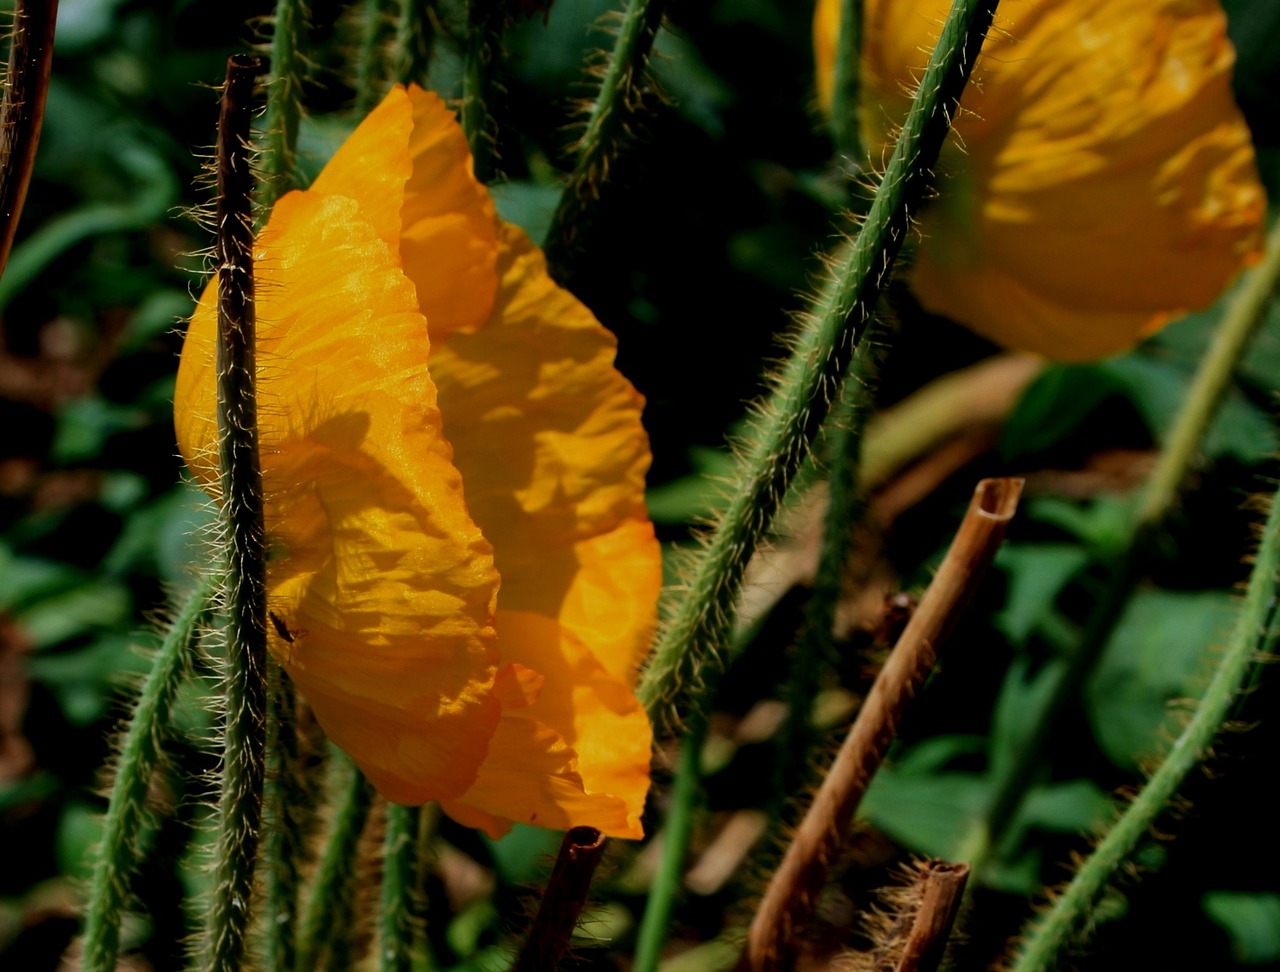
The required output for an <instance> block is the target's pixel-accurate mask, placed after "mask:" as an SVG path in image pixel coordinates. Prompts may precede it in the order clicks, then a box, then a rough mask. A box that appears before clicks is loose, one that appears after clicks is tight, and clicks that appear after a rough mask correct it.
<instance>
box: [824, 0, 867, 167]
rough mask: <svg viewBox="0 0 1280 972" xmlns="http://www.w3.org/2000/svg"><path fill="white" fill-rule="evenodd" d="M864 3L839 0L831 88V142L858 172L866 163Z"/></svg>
mask: <svg viewBox="0 0 1280 972" xmlns="http://www.w3.org/2000/svg"><path fill="white" fill-rule="evenodd" d="M862 2H863V0H840V33H839V35H838V36H837V37H836V63H835V77H834V78H833V79H832V86H831V140H832V141H833V142H835V145H836V151H837V152H839V153H840V155H842V156H843V157H844V160H845V163H846V165H848V166H849V167H850V168H852V169H854V170H855V171H856V170H857V169H860V168H862V164H863V158H862V136H861V132H860V131H859V128H858V89H859V81H860V79H859V74H858V72H859V65H860V62H861V60H862Z"/></svg>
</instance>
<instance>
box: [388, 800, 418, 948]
mask: <svg viewBox="0 0 1280 972" xmlns="http://www.w3.org/2000/svg"><path fill="white" fill-rule="evenodd" d="M421 814H422V808H421V807H402V806H399V805H398V804H395V803H389V804H387V832H386V836H385V838H384V840H383V853H382V896H381V908H380V909H379V914H378V921H379V933H380V934H379V939H380V941H379V943H378V956H379V959H378V962H379V964H378V968H379V969H381V970H382V972H409V969H410V967H411V960H412V958H413V951H414V934H413V931H414V921H413V905H414V899H415V894H414V885H415V870H416V868H415V867H414V864H415V863H416V860H417V853H416V852H417V840H418V818H419V817H420V816H421Z"/></svg>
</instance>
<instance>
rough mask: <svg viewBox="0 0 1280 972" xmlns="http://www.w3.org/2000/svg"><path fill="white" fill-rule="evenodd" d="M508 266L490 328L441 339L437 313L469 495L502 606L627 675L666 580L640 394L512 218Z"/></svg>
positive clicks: (449, 427) (439, 347) (450, 426)
mask: <svg viewBox="0 0 1280 972" xmlns="http://www.w3.org/2000/svg"><path fill="white" fill-rule="evenodd" d="M499 270H500V273H501V279H502V282H501V285H500V287H499V291H498V297H497V301H496V303H495V305H494V309H493V313H492V314H491V315H490V318H489V321H488V322H487V324H486V325H485V326H484V327H483V328H481V329H480V330H479V331H477V332H475V333H474V334H454V335H453V336H452V337H450V338H449V339H448V340H446V341H444V342H441V341H438V340H437V339H436V338H435V331H434V326H435V325H434V323H432V324H431V327H432V328H433V330H432V349H431V373H432V376H433V377H434V378H435V380H436V383H437V385H438V386H439V388H440V409H441V411H442V412H443V413H444V422H445V434H446V435H447V436H448V437H449V441H450V442H451V443H453V447H454V462H455V463H456V464H457V466H458V468H459V469H460V470H461V471H462V475H463V479H464V480H465V482H466V484H467V504H468V507H469V508H470V510H471V514H472V516H474V517H475V520H476V522H477V523H478V524H480V528H481V529H482V530H484V534H485V536H486V537H488V538H489V540H490V541H491V542H492V543H493V546H494V551H495V557H496V560H497V565H498V571H499V573H501V575H502V594H501V599H500V603H501V606H502V609H503V610H504V611H523V612H530V613H533V614H539V615H542V616H543V617H546V618H551V619H553V620H555V621H557V622H558V623H559V624H561V625H562V626H563V627H564V628H565V630H566V631H567V632H568V633H570V634H572V635H573V636H574V637H576V638H578V639H580V640H581V641H582V642H583V643H584V644H587V645H589V646H590V647H591V650H592V651H593V652H594V653H595V656H596V657H597V658H598V659H599V661H600V663H601V664H602V665H603V666H604V668H605V670H606V671H608V672H610V673H611V674H613V675H614V676H615V677H618V678H621V679H624V680H626V681H628V682H630V681H632V680H633V679H634V676H635V672H636V669H637V668H638V666H639V664H640V661H641V660H642V659H643V657H644V653H645V651H646V650H647V648H648V645H649V639H650V636H651V635H652V632H653V626H654V621H655V605H656V603H657V597H658V592H659V589H660V586H661V562H660V557H659V552H658V544H657V541H656V540H655V539H654V535H653V527H652V525H651V524H650V523H649V519H648V514H647V511H646V509H645V505H644V475H645V471H646V470H647V469H648V466H649V459H650V455H649V443H648V437H647V436H646V434H645V431H644V427H643V426H642V425H641V424H640V413H641V410H642V408H643V405H644V402H643V399H642V398H641V396H640V394H639V393H638V392H636V390H635V389H634V388H633V387H632V386H631V384H630V383H629V382H628V381H627V380H626V378H624V377H623V376H622V375H621V374H620V373H619V372H618V371H617V369H615V368H614V367H613V359H614V351H615V347H616V341H615V339H614V337H613V335H612V334H610V333H609V332H608V331H607V330H605V329H604V328H603V327H601V326H600V324H599V323H598V322H597V321H596V320H595V318H594V317H593V316H592V315H591V312H590V311H588V310H587V309H586V308H585V307H584V306H583V305H582V304H581V303H580V302H579V301H578V300H576V299H575V298H574V297H573V296H572V295H571V294H569V293H568V292H567V291H565V290H562V289H561V288H559V287H558V286H556V284H555V283H554V282H553V281H552V280H551V278H550V277H549V276H548V275H547V270H546V261H545V260H544V258H543V256H542V253H541V251H539V250H538V248H537V247H535V246H534V245H533V244H532V243H530V242H529V239H528V237H526V236H525V234H524V233H523V232H521V231H520V230H518V229H515V228H513V227H509V226H508V227H504V229H503V243H502V251H501V255H500V257H499ZM503 659H504V661H505V660H508V655H507V652H506V648H505V647H504V648H503ZM530 665H531V667H533V668H538V665H537V664H536V662H531V663H530Z"/></svg>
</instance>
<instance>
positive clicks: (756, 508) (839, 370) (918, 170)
mask: <svg viewBox="0 0 1280 972" xmlns="http://www.w3.org/2000/svg"><path fill="white" fill-rule="evenodd" d="M994 9H995V2H994V0H957V2H956V3H955V5H954V6H953V7H952V11H951V14H950V16H948V18H947V23H946V25H945V26H944V28H943V31H942V37H941V39H940V40H939V42H938V46H937V48H936V49H935V50H934V53H933V56H932V57H931V58H930V61H929V66H928V68H927V70H926V72H925V75H924V79H923V81H922V82H921V84H920V86H919V88H918V90H917V93H916V97H915V100H914V102H913V103H912V106H911V110H910V112H909V113H908V115H907V118H906V121H905V122H904V124H903V129H902V134H901V136H900V137H899V140H898V143H897V145H896V146H895V147H894V151H893V156H892V158H891V160H890V162H889V167H888V170H887V171H886V173H885V178H884V180H883V181H882V182H881V184H880V186H879V188H878V189H877V191H876V195H875V199H874V201H873V202H872V204H871V210H870V212H869V213H868V214H867V219H866V222H865V223H864V224H863V227H862V230H861V232H859V234H858V237H857V239H856V240H855V241H854V242H853V243H852V245H850V246H848V247H846V248H845V250H844V251H843V253H842V254H841V255H840V257H839V258H838V260H837V261H836V266H835V269H834V272H833V273H832V276H831V277H830V278H829V279H828V280H827V282H826V284H825V286H824V288H823V292H822V294H821V297H820V299H819V301H818V304H817V306H816V307H815V308H814V310H813V312H812V313H811V314H810V316H809V318H808V319H807V321H806V323H805V325H804V327H803V329H802V330H801V332H800V333H799V335H798V336H797V338H796V341H795V346H794V350H793V352H792V354H791V356H790V358H789V359H788V360H787V361H786V363H785V364H784V365H783V369H782V372H781V374H780V375H779V376H778V378H777V380H776V383H775V387H774V390H773V393H772V394H771V395H770V397H769V399H768V401H767V402H766V404H765V406H764V409H763V416H762V418H761V420H760V423H759V426H758V427H757V429H756V430H755V435H754V436H753V438H752V440H751V441H750V442H749V444H748V446H747V451H746V454H745V455H744V457H743V459H742V462H741V464H740V474H739V483H740V485H739V487H738V492H737V494H736V495H735V496H734V497H733V498H732V499H731V500H730V503H729V506H728V509H727V510H726V511H725V514H724V516H723V518H722V519H721V521H720V523H719V525H718V526H717V528H716V530H715V532H714V533H713V534H712V536H711V538H710V540H709V541H708V543H707V546H706V547H705V548H704V549H703V551H702V553H701V556H700V557H699V559H698V561H697V562H696V564H694V565H693V572H692V576H691V580H690V583H689V585H688V587H687V589H686V590H685V592H684V595H683V597H682V598H681V600H680V602H679V603H678V604H677V605H676V607H675V610H674V612H673V614H672V615H671V617H670V618H669V620H668V622H667V623H666V625H665V627H664V629H663V631H662V633H661V635H660V637H659V640H658V643H657V645H656V647H655V650H654V654H653V657H652V660H651V662H650V664H649V666H648V668H647V669H646V670H645V672H644V674H643V676H642V678H641V681H640V684H639V686H638V690H637V691H638V695H639V697H640V699H641V700H642V701H643V702H644V704H645V706H646V707H647V708H648V709H649V712H650V715H651V716H652V717H653V718H654V721H655V722H662V723H666V724H667V725H674V724H676V723H677V722H678V720H679V718H680V713H683V714H684V715H686V716H688V717H691V718H692V717H696V715H697V713H698V712H700V711H701V710H702V708H703V706H704V705H705V704H706V696H707V690H706V689H707V675H708V674H711V673H714V672H715V671H716V670H717V668H718V663H717V658H718V656H719V654H720V653H721V651H722V649H723V647H724V646H725V644H726V643H727V634H728V631H729V626H730V620H731V617H732V613H733V605H734V601H735V600H736V598H737V594H738V591H739V589H740V587H741V583H742V576H743V571H744V569H745V568H746V564H747V561H748V560H749V559H750V557H751V555H752V553H754V552H755V549H756V546H757V545H758V544H759V542H760V540H761V539H762V537H763V536H764V535H765V532H766V531H767V530H768V529H769V526H770V524H771V523H772V521H773V517H774V514H775V513H776V512H777V510H778V506H779V504H780V502H781V499H782V496H783V494H785V493H786V490H787V487H788V485H789V484H790V483H791V480H792V478H793V477H794V476H795V473H796V470H797V469H798V468H799V467H800V464H801V462H802V461H803V459H804V457H805V455H806V453H807V452H808V449H809V444H810V442H811V441H812V440H813V437H814V435H815V434H816V432H817V430H818V428H819V426H820V425H821V423H822V421H823V419H824V418H825V417H826V413H827V407H828V403H829V402H830V401H831V397H832V395H833V393H834V392H835V391H836V390H837V387H838V383H839V380H840V378H841V376H842V375H843V374H844V373H845V370H846V369H847V367H848V364H849V360H850V358H851V356H852V355H853V352H854V348H855V347H856V345H857V343H858V341H859V340H860V339H861V337H862V335H863V333H864V332H865V331H866V328H867V324H868V322H869V320H870V318H871V314H872V312H873V311H874V309H875V305H876V301H877V300H878V298H879V295H880V292H881V290H882V289H883V287H885V286H886V285H887V284H888V281H889V276H890V270H891V267H892V265H893V261H894V258H895V257H896V256H897V253H898V250H899V249H900V248H901V244H902V240H903V238H904V236H905V233H906V228H907V224H908V221H909V220H910V215H911V213H912V212H913V211H914V210H915V209H916V208H917V206H918V205H919V202H920V199H921V196H922V194H923V190H924V188H925V185H926V184H927V180H928V173H929V170H930V169H931V167H932V166H933V164H934V162H935V161H936V160H937V157H938V152H939V150H940V149H941V147H942V142H943V139H944V138H945V137H946V134H947V132H948V130H949V128H950V119H951V118H953V117H954V116H955V112H956V109H957V105H958V102H959V99H960V94H961V92H962V91H963V90H964V86H965V84H966V82H967V81H968V78H969V72H970V70H971V69H972V66H973V62H974V60H975V59H976V57H977V54H978V51H979V49H980V48H981V46H982V41H983V39H984V38H985V36H986V31H987V27H988V26H989V25H990V23H991V17H992V15H993V13H994Z"/></svg>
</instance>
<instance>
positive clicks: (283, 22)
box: [259, 0, 307, 211]
mask: <svg viewBox="0 0 1280 972" xmlns="http://www.w3.org/2000/svg"><path fill="white" fill-rule="evenodd" d="M306 22H307V10H306V6H305V5H304V0H276V12H275V16H274V17H273V18H272V28H271V75H270V77H269V78H268V80H267V130H266V137H265V138H264V140H263V147H262V168H263V172H264V173H265V176H266V178H265V179H264V180H263V185H262V186H261V187H260V188H259V197H260V198H259V201H260V202H261V204H262V208H263V210H264V211H267V210H270V208H271V205H272V204H273V203H274V202H275V201H276V199H277V198H278V197H280V196H282V195H284V193H286V192H288V191H289V190H290V189H292V188H294V178H295V174H294V173H295V169H294V159H295V157H296V155H297V151H298V123H299V120H300V119H301V118H302V59H301V57H300V56H299V54H298V41H299V39H300V38H301V36H302V32H303V29H304V28H305V26H306Z"/></svg>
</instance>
